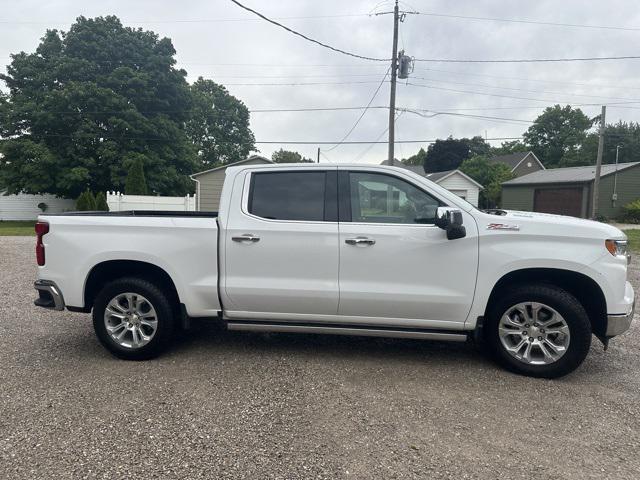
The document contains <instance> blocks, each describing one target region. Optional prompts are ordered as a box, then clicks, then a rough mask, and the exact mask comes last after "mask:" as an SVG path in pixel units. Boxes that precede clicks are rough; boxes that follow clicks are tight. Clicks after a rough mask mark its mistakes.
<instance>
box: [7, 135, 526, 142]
mask: <svg viewBox="0 0 640 480" xmlns="http://www.w3.org/2000/svg"><path fill="white" fill-rule="evenodd" d="M33 137H34V138H41V137H45V138H46V137H53V138H71V139H81V138H90V139H94V140H96V141H98V142H100V141H102V140H149V141H161V142H172V141H173V139H169V138H159V137H144V136H132V135H104V134H101V133H95V134H90V133H86V134H76V135H69V134H56V133H41V134H35V135H33ZM521 138H522V136H519V137H495V138H487V139H486V140H487V141H501V140H519V139H521ZM9 139H10V138H5V140H9ZM437 140H438V139H428V140H396V143H434V142H435V141H437ZM254 143H257V144H265V145H267V144H269V145H335V144H336V143H338V142H336V141H324V140H323V141H308V140H257V141H255V142H254ZM341 143H342V144H344V145H368V144H370V143H375V144H386V143H387V142H386V141H378V140H376V141H374V142H371V141H366V140H346V141H341Z"/></svg>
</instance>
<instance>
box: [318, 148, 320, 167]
mask: <svg viewBox="0 0 640 480" xmlns="http://www.w3.org/2000/svg"><path fill="white" fill-rule="evenodd" d="M318 163H320V147H318Z"/></svg>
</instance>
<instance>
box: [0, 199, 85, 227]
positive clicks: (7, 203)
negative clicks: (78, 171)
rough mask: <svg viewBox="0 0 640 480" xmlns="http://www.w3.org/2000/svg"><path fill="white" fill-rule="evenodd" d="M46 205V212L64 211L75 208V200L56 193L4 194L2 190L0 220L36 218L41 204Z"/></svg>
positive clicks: (40, 211) (39, 212)
mask: <svg viewBox="0 0 640 480" xmlns="http://www.w3.org/2000/svg"><path fill="white" fill-rule="evenodd" d="M41 203H44V204H45V205H46V209H45V213H62V212H68V211H70V210H74V209H75V205H76V202H75V200H69V199H67V198H58V197H56V196H55V195H49V194H44V195H29V194H26V193H20V194H18V195H4V193H3V192H0V221H3V220H35V219H36V218H38V215H40V214H41V213H43V212H42V210H41V209H40V208H39V207H38V205H39V204H41Z"/></svg>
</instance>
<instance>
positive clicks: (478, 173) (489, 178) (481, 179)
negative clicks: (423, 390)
mask: <svg viewBox="0 0 640 480" xmlns="http://www.w3.org/2000/svg"><path fill="white" fill-rule="evenodd" d="M460 170H462V171H463V172H464V173H466V174H467V175H469V176H470V177H471V178H473V179H474V180H475V181H476V182H478V183H479V184H481V185H482V186H483V187H484V188H483V189H482V190H481V191H480V205H482V206H483V207H485V208H495V207H498V206H499V205H500V197H501V196H502V182H506V181H507V180H511V179H512V178H513V177H514V175H513V173H511V169H510V168H509V167H508V166H507V165H505V164H503V163H492V162H491V161H490V160H489V158H488V157H487V156H484V155H479V156H476V157H473V158H469V159H467V160H465V161H464V162H463V163H462V165H461V166H460Z"/></svg>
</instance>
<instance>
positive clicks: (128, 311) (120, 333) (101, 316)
mask: <svg viewBox="0 0 640 480" xmlns="http://www.w3.org/2000/svg"><path fill="white" fill-rule="evenodd" d="M93 326H94V329H95V331H96V335H97V336H98V339H99V340H100V343H102V345H104V346H105V347H106V348H107V350H109V351H110V352H111V353H112V354H113V355H115V356H116V357H118V358H122V359H125V360H146V359H149V358H153V357H156V356H158V355H159V354H160V353H162V352H163V351H164V350H165V349H166V348H167V347H168V345H169V343H170V341H171V339H172V336H173V332H174V326H175V322H174V315H173V309H172V308H171V305H170V303H169V301H168V300H167V297H166V295H165V294H164V292H163V291H162V290H161V289H160V288H158V287H157V286H156V285H154V284H153V283H151V282H149V281H147V280H144V279H141V278H122V279H118V280H115V281H113V282H111V283H109V284H107V285H106V286H105V287H104V288H103V289H102V290H101V291H100V293H99V294H98V296H97V297H96V300H95V302H94V308H93Z"/></svg>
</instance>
